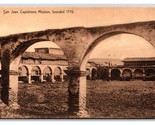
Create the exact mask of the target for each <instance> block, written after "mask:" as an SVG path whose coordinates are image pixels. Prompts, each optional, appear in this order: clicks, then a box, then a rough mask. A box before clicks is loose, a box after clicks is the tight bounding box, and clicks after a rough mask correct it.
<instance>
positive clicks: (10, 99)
mask: <svg viewBox="0 0 155 125" xmlns="http://www.w3.org/2000/svg"><path fill="white" fill-rule="evenodd" d="M10 55H11V54H10V49H7V50H5V51H4V52H1V73H2V84H1V85H2V90H1V100H2V101H3V102H4V103H5V104H6V105H8V106H9V107H11V108H12V109H18V108H19V105H18V103H17V102H18V96H17V95H18V65H19V61H20V59H21V56H18V57H17V58H16V59H14V60H13V61H12V62H11V64H10V58H11V56H10Z"/></svg>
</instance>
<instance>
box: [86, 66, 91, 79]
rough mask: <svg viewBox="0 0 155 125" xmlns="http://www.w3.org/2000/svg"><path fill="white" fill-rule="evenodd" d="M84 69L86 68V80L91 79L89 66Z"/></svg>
mask: <svg viewBox="0 0 155 125" xmlns="http://www.w3.org/2000/svg"><path fill="white" fill-rule="evenodd" d="M86 70H87V73H88V75H87V80H90V79H91V71H90V69H89V68H87V69H86Z"/></svg>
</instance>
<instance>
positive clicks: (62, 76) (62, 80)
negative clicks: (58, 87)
mask: <svg viewBox="0 0 155 125" xmlns="http://www.w3.org/2000/svg"><path fill="white" fill-rule="evenodd" d="M60 78H61V82H64V73H61V74H60Z"/></svg>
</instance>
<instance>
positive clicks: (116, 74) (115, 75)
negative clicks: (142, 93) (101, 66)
mask: <svg viewBox="0 0 155 125" xmlns="http://www.w3.org/2000/svg"><path fill="white" fill-rule="evenodd" d="M120 79H121V71H120V70H119V69H112V70H111V80H120Z"/></svg>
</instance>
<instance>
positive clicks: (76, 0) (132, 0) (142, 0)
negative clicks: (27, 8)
mask: <svg viewBox="0 0 155 125" xmlns="http://www.w3.org/2000/svg"><path fill="white" fill-rule="evenodd" d="M0 4H1V5H2V4H91V5H92V4H121V5H123V4H134V5H135V4H139V5H142V4H147V5H148V4H149V5H151V4H155V1H154V0H0Z"/></svg>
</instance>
